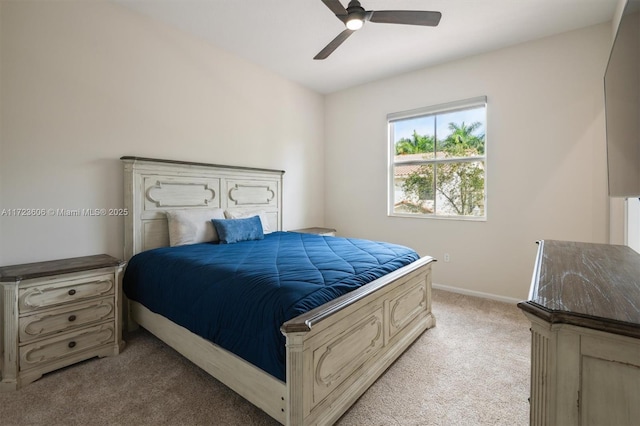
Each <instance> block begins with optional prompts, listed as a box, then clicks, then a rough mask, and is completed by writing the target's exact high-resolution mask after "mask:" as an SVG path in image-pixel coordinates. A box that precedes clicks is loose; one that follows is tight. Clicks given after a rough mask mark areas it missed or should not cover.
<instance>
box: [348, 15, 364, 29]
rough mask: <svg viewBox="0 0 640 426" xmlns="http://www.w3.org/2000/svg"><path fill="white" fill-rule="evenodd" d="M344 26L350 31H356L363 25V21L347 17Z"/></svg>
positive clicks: (358, 18) (356, 17) (355, 17)
mask: <svg viewBox="0 0 640 426" xmlns="http://www.w3.org/2000/svg"><path fill="white" fill-rule="evenodd" d="M345 25H346V26H347V28H349V29H350V30H352V31H356V30H359V29H360V28H362V26H363V25H364V20H363V19H362V18H360V17H358V16H354V17H349V19H347V22H345Z"/></svg>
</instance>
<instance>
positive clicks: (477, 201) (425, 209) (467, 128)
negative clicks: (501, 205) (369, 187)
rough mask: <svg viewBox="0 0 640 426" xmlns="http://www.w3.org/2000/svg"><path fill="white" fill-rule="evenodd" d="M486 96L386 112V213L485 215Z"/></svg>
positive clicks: (404, 214)
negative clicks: (404, 110) (388, 147)
mask: <svg viewBox="0 0 640 426" xmlns="http://www.w3.org/2000/svg"><path fill="white" fill-rule="evenodd" d="M486 109H487V99H486V97H484V96H483V97H479V98H474V99H468V100H465V101H460V102H452V103H448V104H444V105H436V106H433V107H427V108H420V109H417V110H413V111H406V112H399V113H394V114H389V115H388V116H387V121H388V124H389V145H390V155H389V158H390V161H389V163H390V167H389V215H392V216H409V217H442V218H468V219H479V220H484V219H486V165H487V161H486V159H487V157H486V121H487V120H486Z"/></svg>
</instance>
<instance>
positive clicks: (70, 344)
mask: <svg viewBox="0 0 640 426" xmlns="http://www.w3.org/2000/svg"><path fill="white" fill-rule="evenodd" d="M68 346H69V348H75V347H76V342H73V341H71V342H69V345H68Z"/></svg>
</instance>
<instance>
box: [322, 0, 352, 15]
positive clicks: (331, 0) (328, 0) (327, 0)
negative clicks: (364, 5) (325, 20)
mask: <svg viewBox="0 0 640 426" xmlns="http://www.w3.org/2000/svg"><path fill="white" fill-rule="evenodd" d="M322 3H324V4H325V5H327V7H328V8H329V9H331V11H332V12H333V13H334V14H335V15H336V16H341V15H345V16H346V15H347V9H345V8H344V6H343V5H342V3H340V2H339V1H338V0H322Z"/></svg>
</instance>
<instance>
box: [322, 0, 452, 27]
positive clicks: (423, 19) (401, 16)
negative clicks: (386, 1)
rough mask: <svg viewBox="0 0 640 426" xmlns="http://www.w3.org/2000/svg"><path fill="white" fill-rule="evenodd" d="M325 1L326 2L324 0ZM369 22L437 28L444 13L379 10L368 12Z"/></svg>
mask: <svg viewBox="0 0 640 426" xmlns="http://www.w3.org/2000/svg"><path fill="white" fill-rule="evenodd" d="M323 1H324V0H323ZM367 17H368V20H369V21H371V22H377V23H380V24H406V25H426V26H429V27H435V26H436V25H438V24H439V23H440V18H441V17H442V13H440V12H427V11H420V10H378V11H373V12H370V15H369V12H367Z"/></svg>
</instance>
